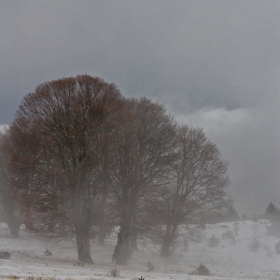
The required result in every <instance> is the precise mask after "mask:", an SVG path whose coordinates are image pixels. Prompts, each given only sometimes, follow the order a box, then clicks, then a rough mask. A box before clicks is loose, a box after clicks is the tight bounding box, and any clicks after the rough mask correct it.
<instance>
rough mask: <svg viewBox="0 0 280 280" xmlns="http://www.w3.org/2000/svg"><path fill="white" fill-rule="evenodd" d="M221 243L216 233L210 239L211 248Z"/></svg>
mask: <svg viewBox="0 0 280 280" xmlns="http://www.w3.org/2000/svg"><path fill="white" fill-rule="evenodd" d="M219 243H220V239H219V238H218V237H216V236H215V235H214V234H213V235H212V237H210V238H209V240H208V246H209V247H211V248H212V247H217V246H219Z"/></svg>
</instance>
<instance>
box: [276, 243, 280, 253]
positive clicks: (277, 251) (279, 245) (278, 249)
mask: <svg viewBox="0 0 280 280" xmlns="http://www.w3.org/2000/svg"><path fill="white" fill-rule="evenodd" d="M275 252H276V254H280V241H279V242H278V243H276V244H275Z"/></svg>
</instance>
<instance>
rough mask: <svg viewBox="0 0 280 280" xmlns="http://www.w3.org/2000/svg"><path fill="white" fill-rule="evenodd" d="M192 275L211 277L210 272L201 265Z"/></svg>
mask: <svg viewBox="0 0 280 280" xmlns="http://www.w3.org/2000/svg"><path fill="white" fill-rule="evenodd" d="M190 274H191V275H203V276H209V275H210V270H209V269H208V268H207V267H206V266H205V265H204V264H202V263H201V264H200V265H199V266H198V267H197V269H196V270H195V271H194V272H192V273H190Z"/></svg>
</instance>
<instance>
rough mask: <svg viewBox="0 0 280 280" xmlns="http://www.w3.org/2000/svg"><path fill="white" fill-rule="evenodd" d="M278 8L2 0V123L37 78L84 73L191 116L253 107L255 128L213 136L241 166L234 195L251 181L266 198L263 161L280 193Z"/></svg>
mask: <svg viewBox="0 0 280 280" xmlns="http://www.w3.org/2000/svg"><path fill="white" fill-rule="evenodd" d="M279 15H280V3H279V1H278V0H267V1H263V0H247V1H244V0H231V1H224V0H212V1H208V0H190V1H186V0H172V1H170V0H169V1H168V0H153V1H150V0H141V1H130V0H119V1H112V0H111V1H109V0H108V1H101V0H97V1H90V0H85V1H75V0H67V1H66V0H60V1H56V0H48V1H43V0H26V1H24V2H20V1H13V0H10V1H6V2H2V3H1V9H0V26H1V28H0V36H1V41H0V59H1V65H0V124H7V123H9V122H11V121H12V119H13V115H14V111H15V110H16V108H17V106H18V105H19V102H20V100H21V98H22V97H23V96H24V95H25V94H27V93H28V92H30V91H33V90H34V88H35V87H36V86H37V85H38V84H40V83H42V82H45V81H48V80H53V79H58V78H61V77H66V76H73V75H77V74H85V73H87V74H90V75H93V76H100V77H102V78H104V79H105V80H106V81H108V82H113V83H115V84H116V85H117V86H118V87H119V88H120V90H121V92H122V93H123V94H124V95H125V96H128V97H139V96H143V95H145V96H147V97H148V98H151V99H153V100H156V101H159V102H160V103H163V104H164V105H165V106H167V108H168V111H169V112H170V113H172V114H174V115H176V116H179V115H181V116H184V118H186V117H190V116H191V115H192V116H197V118H199V116H198V115H197V112H200V110H205V108H208V109H209V108H210V109H211V110H212V109H213V110H214V111H215V110H216V109H217V110H220V109H219V108H225V109H224V110H225V112H232V113H234V112H239V111H238V110H245V111H246V110H249V111H250V112H254V114H253V115H254V118H253V119H250V122H249V124H248V126H247V127H246V125H247V123H246V121H247V120H244V123H243V124H240V125H239V126H232V127H231V130H230V131H223V129H222V128H221V127H220V128H219V127H218V126H217V127H216V128H215V129H216V130H215V131H213V130H209V131H207V134H208V135H209V137H211V140H213V141H214V142H216V143H217V144H218V145H219V147H221V151H222V153H223V156H224V157H225V158H226V159H227V160H228V161H229V162H230V164H231V165H233V166H236V167H234V168H232V169H231V170H230V171H231V176H232V177H233V178H232V181H233V182H234V184H235V185H234V184H232V185H233V186H232V188H234V190H235V191H233V194H234V196H235V197H238V196H240V194H241V193H242V192H243V191H244V192H245V191H247V192H249V191H250V190H251V189H252V190H254V191H256V195H259V196H261V193H262V192H261V191H260V189H262V188H261V187H258V186H257V182H258V180H257V179H255V178H256V177H257V178H258V176H256V175H257V174H260V170H261V167H260V165H259V163H258V162H265V166H266V168H264V169H263V173H262V180H263V181H265V180H266V181H270V184H271V187H270V188H271V189H273V192H271V196H274V197H276V196H275V193H276V190H277V187H278V188H279V186H278V184H279V177H278V176H277V174H276V172H274V171H273V172H272V173H273V175H271V172H270V171H271V170H274V169H273V168H274V167H275V166H276V167H277V166H278V165H277V164H278V160H279V154H280V151H279V150H277V141H276V140H275V139H277V140H278V139H279V114H278V113H277V112H278V108H279V104H280V102H279V101H280V100H279V90H280V84H279V74H280V73H279V72H280V61H279V58H280V51H279V50H280V36H279V35H280V34H279V32H280V30H279V25H280V17H279ZM225 120H226V119H225ZM204 121H205V120H204ZM215 121H216V120H215V119H214V120H213V122H215ZM228 121H229V123H228V125H229V126H230V125H232V124H231V123H230V120H228ZM192 122H194V123H195V121H194V120H192ZM208 123H209V122H208ZM202 125H205V126H207V124H206V123H203V124H202ZM224 125H225V126H226V125H227V124H226V123H225V124H224ZM253 139H255V140H254V141H256V142H254V141H252V140H253ZM248 143H250V145H249V144H248ZM254 143H258V144H254ZM278 143H279V142H278ZM246 153H249V154H250V155H252V157H249V156H248V157H245V156H244V154H246ZM238 166H246V170H247V174H244V175H241V174H240V172H239V171H238V170H239V169H238V168H239V167H238ZM244 168H245V167H244ZM277 168H278V167H277ZM266 174H267V175H266ZM259 182H260V181H259ZM263 184H264V183H263ZM245 185H246V186H248V187H246V190H242V188H245V187H244V186H245ZM259 185H261V184H259ZM268 185H269V184H268ZM254 186H255V187H254ZM267 194H268V195H269V194H270V192H267ZM278 194H279V193H278ZM278 197H279V196H278ZM278 200H279V199H278ZM242 203H243V204H245V202H243V201H242ZM265 203H266V201H265ZM252 207H253V206H252Z"/></svg>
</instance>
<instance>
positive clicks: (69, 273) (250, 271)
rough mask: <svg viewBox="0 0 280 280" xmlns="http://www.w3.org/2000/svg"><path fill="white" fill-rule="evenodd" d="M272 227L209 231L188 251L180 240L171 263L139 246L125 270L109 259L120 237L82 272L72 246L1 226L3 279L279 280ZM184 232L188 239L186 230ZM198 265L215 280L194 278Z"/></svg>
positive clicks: (279, 257)
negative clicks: (254, 246) (213, 243)
mask: <svg viewBox="0 0 280 280" xmlns="http://www.w3.org/2000/svg"><path fill="white" fill-rule="evenodd" d="M268 225H269V223H268V222H267V221H259V222H253V221H246V222H243V221H240V222H235V223H220V224H216V225H206V228H205V229H203V230H202V229H199V230H198V233H199V235H200V236H196V238H194V239H196V240H195V241H189V242H188V249H187V250H186V248H184V245H183V239H184V237H183V236H182V238H181V241H180V242H179V244H178V246H177V249H176V251H175V253H174V255H173V256H172V257H169V258H168V259H164V258H161V257H159V253H158V248H157V247H154V246H151V245H150V244H148V243H147V244H143V245H144V246H141V245H140V246H139V247H140V248H139V251H137V252H134V253H133V256H132V258H131V260H130V262H129V264H128V265H127V266H118V267H115V266H114V265H113V264H112V263H111V258H112V252H113V249H114V245H115V244H116V233H114V234H112V237H111V238H109V239H108V240H107V244H106V246H105V247H102V246H98V245H96V244H92V248H91V250H92V258H93V260H94V264H93V265H84V266H80V264H79V263H78V262H77V253H76V245H75V241H74V240H45V239H43V238H40V237H38V236H34V235H32V234H30V233H28V232H26V230H25V229H24V228H22V229H21V232H20V235H21V237H20V238H13V237H11V236H10V234H9V230H8V228H7V226H6V225H5V224H0V251H8V252H10V253H11V257H10V259H1V260H0V278H1V279H18V278H16V277H15V276H17V277H19V278H20V279H27V278H28V277H42V278H52V279H65V280H66V279H67V280H69V279H99V280H101V279H102V280H105V279H106V280H108V279H113V277H112V276H111V275H110V274H111V271H112V270H113V269H115V268H116V269H117V270H118V272H119V274H120V275H119V277H118V278H115V279H135V280H136V279H138V278H140V277H141V276H142V277H143V278H145V280H152V279H155V280H157V279H162V280H167V279H168V280H171V279H174V280H176V279H177V280H206V279H207V280H218V279H219V280H221V279H227V280H234V279H235V280H236V279H273V280H280V254H276V252H275V244H276V243H277V242H278V241H279V239H278V238H276V237H274V236H271V235H268V234H267V226H268ZM181 232H182V233H183V235H184V234H185V230H184V227H182V229H181ZM213 234H214V235H215V237H217V238H219V240H220V242H219V245H218V246H217V247H209V244H208V242H209V238H210V237H212V236H213ZM254 237H255V238H257V239H258V240H259V244H260V247H259V249H258V250H257V252H251V251H250V250H249V246H250V244H251V243H252V241H253V239H254ZM192 239H193V238H192ZM149 245H150V246H149ZM45 250H49V251H51V252H52V256H46V255H45V253H44V252H45ZM147 262H150V263H151V264H152V265H153V267H154V270H153V271H150V272H148V271H147V270H148V267H147ZM200 263H203V264H204V265H205V266H206V267H208V268H209V270H210V273H211V276H197V275H190V273H191V272H193V271H195V270H196V268H197V267H198V265H199V264H200ZM42 278H40V279H42ZM30 279H32V278H29V280H30Z"/></svg>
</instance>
